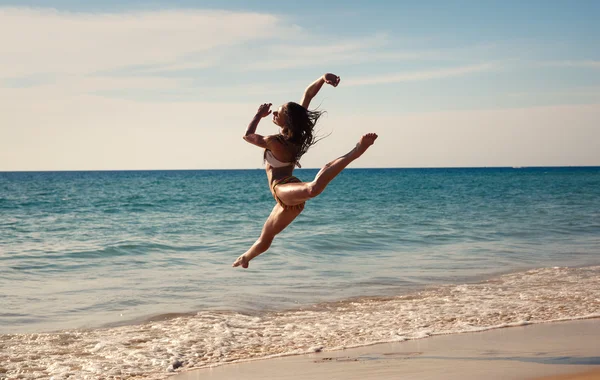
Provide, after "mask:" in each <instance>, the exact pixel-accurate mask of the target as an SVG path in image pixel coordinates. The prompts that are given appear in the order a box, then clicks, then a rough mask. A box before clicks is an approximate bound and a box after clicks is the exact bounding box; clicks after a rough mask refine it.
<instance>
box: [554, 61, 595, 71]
mask: <svg viewBox="0 0 600 380" xmlns="http://www.w3.org/2000/svg"><path fill="white" fill-rule="evenodd" d="M543 65H544V66H554V67H581V68H590V69H600V61H594V60H579V61H553V62H544V63H543Z"/></svg>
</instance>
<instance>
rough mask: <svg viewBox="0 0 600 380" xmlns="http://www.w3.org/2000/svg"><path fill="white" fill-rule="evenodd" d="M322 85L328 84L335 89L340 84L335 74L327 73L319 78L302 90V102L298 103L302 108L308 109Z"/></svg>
mask: <svg viewBox="0 0 600 380" xmlns="http://www.w3.org/2000/svg"><path fill="white" fill-rule="evenodd" d="M324 83H327V84H330V85H332V86H333V87H337V85H338V84H340V77H338V76H337V75H335V74H331V73H327V74H325V75H323V76H322V77H321V78H319V79H317V80H316V81H314V82H312V83H311V84H310V86H308V87H307V88H306V90H304V96H303V97H302V102H301V103H300V104H302V107H304V108H306V109H308V106H309V105H310V101H311V100H312V99H313V98H314V97H315V96H316V95H317V93H318V92H319V90H320V89H321V87H323V84H324Z"/></svg>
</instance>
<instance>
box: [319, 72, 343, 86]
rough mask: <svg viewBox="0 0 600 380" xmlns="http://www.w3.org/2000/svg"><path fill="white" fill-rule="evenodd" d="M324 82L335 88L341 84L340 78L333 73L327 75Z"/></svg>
mask: <svg viewBox="0 0 600 380" xmlns="http://www.w3.org/2000/svg"><path fill="white" fill-rule="evenodd" d="M323 80H324V81H325V83H327V84H330V85H332V86H333V87H337V85H338V84H340V77H338V76H337V75H335V74H332V73H327V74H325V75H323Z"/></svg>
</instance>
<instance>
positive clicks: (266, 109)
mask: <svg viewBox="0 0 600 380" xmlns="http://www.w3.org/2000/svg"><path fill="white" fill-rule="evenodd" d="M271 106H272V104H271V103H263V104H261V105H260V107H258V111H256V116H260V117H267V116H269V115H270V114H271V110H270V108H271Z"/></svg>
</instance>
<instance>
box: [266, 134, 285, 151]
mask: <svg viewBox="0 0 600 380" xmlns="http://www.w3.org/2000/svg"><path fill="white" fill-rule="evenodd" d="M265 141H266V143H267V149H271V150H272V148H274V149H288V148H289V147H288V143H287V141H285V138H284V137H283V136H282V135H280V134H277V135H269V136H265Z"/></svg>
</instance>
